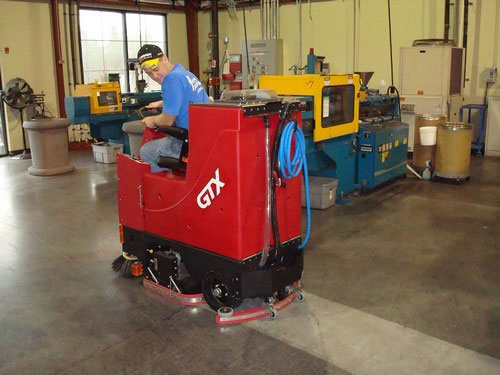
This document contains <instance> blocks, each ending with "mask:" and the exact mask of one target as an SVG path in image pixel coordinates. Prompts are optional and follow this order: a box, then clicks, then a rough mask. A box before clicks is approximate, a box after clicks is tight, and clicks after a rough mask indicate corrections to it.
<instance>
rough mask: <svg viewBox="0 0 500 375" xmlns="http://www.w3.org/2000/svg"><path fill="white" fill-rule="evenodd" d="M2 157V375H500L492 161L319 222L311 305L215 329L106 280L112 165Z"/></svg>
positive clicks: (401, 186) (498, 202)
mask: <svg viewBox="0 0 500 375" xmlns="http://www.w3.org/2000/svg"><path fill="white" fill-rule="evenodd" d="M71 157H72V161H73V163H74V164H75V165H76V167H77V168H78V169H77V170H76V171H75V172H74V173H72V174H68V175H63V176H57V177H48V178H40V177H33V176H30V175H28V174H27V172H26V170H27V168H28V166H29V165H30V162H29V161H14V160H10V159H8V158H0V207H1V215H0V241H1V242H0V256H1V259H2V261H1V263H0V280H1V282H0V301H1V304H0V373H6V374H7V373H8V374H12V373H23V374H25V373H54V372H56V373H78V374H82V373H92V374H95V373H106V372H110V373H168V374H177V373H228V374H229V373H248V374H253V373H259V374H261V373H264V374H267V373H273V374H274V373H296V374H323V373H328V374H348V373H359V374H378V373H380V374H401V373H407V374H422V373H426V374H430V373H436V374H444V373H449V374H457V373H464V374H475V373H477V374H492V373H500V371H499V370H498V369H499V368H500V366H499V364H500V361H499V359H500V344H499V336H500V329H499V316H500V309H499V305H498V300H499V288H498V284H499V283H498V280H499V269H500V267H499V263H500V262H499V260H498V259H499V258H498V249H499V241H498V239H499V237H498V233H499V229H500V228H499V213H500V209H499V207H500V189H499V181H500V160H499V159H494V158H474V159H473V163H472V172H471V174H472V178H471V181H470V182H469V183H466V184H464V185H462V186H454V185H445V184H437V183H429V182H421V181H417V180H416V179H414V178H412V177H409V178H407V179H405V180H401V181H398V182H396V183H395V184H392V185H390V186H388V187H386V188H384V189H382V190H379V191H377V192H375V193H373V194H371V195H369V196H366V197H359V198H354V199H353V202H352V203H351V204H350V205H347V206H336V207H332V208H330V209H328V210H325V211H315V212H313V218H312V220H313V231H312V235H311V242H310V244H309V245H308V247H307V252H306V259H305V272H304V278H303V284H304V287H305V291H306V293H307V295H306V301H305V302H304V303H301V304H294V305H292V306H291V307H289V308H288V309H287V310H285V311H283V312H282V313H280V316H279V317H278V318H277V319H276V320H273V321H271V320H265V321H258V322H253V323H250V324H246V325H241V326H236V327H231V328H220V327H218V326H217V325H216V324H215V322H214V319H215V316H214V314H213V313H211V312H209V311H206V310H203V309H193V308H186V307H181V306H178V305H175V304H172V303H170V302H168V301H165V300H163V299H161V298H159V297H157V296H155V295H150V294H148V293H147V292H145V291H144V290H143V288H142V287H141V285H140V283H139V280H127V279H121V278H119V277H117V276H116V275H115V274H114V273H113V272H112V271H111V268H110V263H111V261H112V260H113V259H114V258H115V257H116V256H117V255H118V254H119V252H120V244H119V239H118V230H117V223H118V218H117V209H116V186H117V178H116V166H114V165H99V164H94V163H93V160H92V156H91V154H90V153H87V152H73V153H71Z"/></svg>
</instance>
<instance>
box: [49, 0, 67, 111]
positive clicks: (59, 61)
mask: <svg viewBox="0 0 500 375" xmlns="http://www.w3.org/2000/svg"><path fill="white" fill-rule="evenodd" d="M50 11H51V16H52V35H53V37H54V55H55V63H56V81H57V99H58V102H59V114H60V116H61V117H66V110H65V108H64V96H65V92H64V74H63V58H62V51H61V39H60V35H61V33H60V26H59V2H58V1H57V0H51V1H50Z"/></svg>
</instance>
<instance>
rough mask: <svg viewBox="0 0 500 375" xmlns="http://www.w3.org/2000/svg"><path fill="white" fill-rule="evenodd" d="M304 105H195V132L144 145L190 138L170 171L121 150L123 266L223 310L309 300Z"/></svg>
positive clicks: (162, 288)
mask: <svg viewBox="0 0 500 375" xmlns="http://www.w3.org/2000/svg"><path fill="white" fill-rule="evenodd" d="M301 110H303V104H301V103H300V102H299V101H298V100H293V99H287V100H286V101H285V100H284V99H281V98H278V97H276V96H272V95H268V94H267V93H264V92H261V91H256V90H250V91H237V92H229V93H226V95H225V96H224V97H223V99H221V100H219V101H216V102H214V103H205V104H191V105H190V107H189V119H190V125H189V136H188V134H187V131H185V130H184V129H180V128H176V127H171V128H160V129H157V131H152V130H151V129H146V132H145V134H144V139H143V143H144V142H147V141H149V140H151V139H153V138H159V137H163V136H165V133H166V134H168V135H169V136H173V137H176V138H178V139H181V140H183V141H184V146H183V148H182V152H181V156H180V157H179V158H168V157H161V158H160V159H159V165H160V166H163V167H167V168H169V170H168V171H167V172H160V173H151V169H150V166H149V164H147V163H145V162H143V161H141V160H138V159H135V158H132V157H130V156H127V155H123V154H119V155H118V157H117V168H118V210H119V218H120V230H121V241H122V244H123V253H124V258H123V259H122V260H121V261H120V260H119V261H118V262H117V263H115V265H114V268H115V270H119V269H120V268H122V269H123V268H124V267H125V268H128V267H130V270H131V273H132V274H133V275H134V276H140V275H143V276H144V278H145V280H144V285H145V286H146V287H147V288H148V289H149V290H151V291H153V292H155V293H158V294H162V295H163V296H165V297H167V298H170V299H172V300H175V301H177V302H180V303H183V304H187V305H197V304H201V303H204V302H206V303H207V304H208V305H209V306H210V307H211V308H212V309H213V310H215V311H219V313H220V314H219V315H220V316H224V314H225V313H228V312H231V311H232V309H235V308H237V307H238V306H240V305H241V303H242V302H243V300H244V299H246V298H262V299H264V300H265V301H266V302H267V303H268V304H275V305H273V306H274V307H273V308H275V309H276V311H277V310H279V309H281V308H283V307H285V306H286V305H287V304H288V303H289V302H291V301H293V300H294V299H296V298H298V299H302V297H303V295H302V292H301V290H300V278H301V275H302V271H303V250H302V248H303V246H304V245H305V243H302V242H301V183H302V180H301V178H300V177H301V176H302V164H303V163H305V160H303V159H305V157H302V156H304V155H303V151H304V147H303V146H302V143H301V142H303V140H300V139H299V136H300V134H302V132H301V116H300V111H301ZM188 146H189V147H188ZM283 155H284V156H283ZM287 164H289V165H287ZM286 168H288V169H286ZM305 170H306V171H307V168H305ZM306 173H307V172H306ZM306 187H307V185H306ZM308 232H309V224H308ZM307 236H308V235H307ZM307 236H306V240H307ZM115 262H116V261H115ZM125 263H126V264H125ZM273 308H271V312H270V314H271V315H272V313H273V312H272V309H273ZM253 312H254V313H255V312H256V311H253ZM235 314H236V312H235ZM229 315H231V314H226V316H227V317H229ZM254 315H255V314H254ZM257 315H259V314H258V311H257ZM229 320H230V319H229ZM229 320H226V322H228V321H229ZM243 320H245V317H243ZM246 320H250V319H246Z"/></svg>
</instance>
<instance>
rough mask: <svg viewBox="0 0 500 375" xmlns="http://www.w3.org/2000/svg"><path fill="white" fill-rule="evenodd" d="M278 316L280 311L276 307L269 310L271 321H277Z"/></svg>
mask: <svg viewBox="0 0 500 375" xmlns="http://www.w3.org/2000/svg"><path fill="white" fill-rule="evenodd" d="M277 316H278V310H276V309H275V308H274V307H270V308H269V317H270V318H271V319H276V317H277Z"/></svg>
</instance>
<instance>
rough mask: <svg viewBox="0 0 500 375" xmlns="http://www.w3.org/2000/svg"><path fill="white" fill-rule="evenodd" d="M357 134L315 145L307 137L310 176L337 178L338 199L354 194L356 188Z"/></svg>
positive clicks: (311, 139)
mask: <svg viewBox="0 0 500 375" xmlns="http://www.w3.org/2000/svg"><path fill="white" fill-rule="evenodd" d="M356 136H357V135H356V134H349V135H344V136H342V137H337V138H332V139H327V140H325V141H322V142H317V143H314V141H313V138H312V136H309V137H306V155H307V167H308V171H309V175H310V176H319V177H329V178H336V179H337V180H338V185H337V195H336V196H337V199H338V198H343V197H345V196H347V195H348V194H350V193H352V192H353V191H354V190H355V189H356V188H357V185H356V180H355V169H356Z"/></svg>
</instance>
